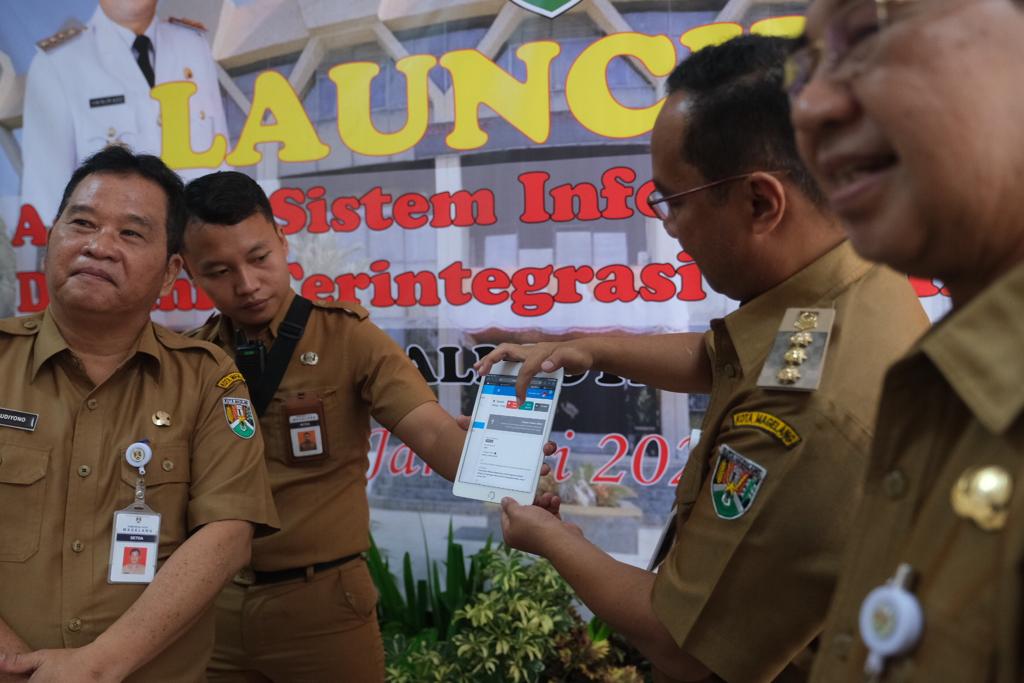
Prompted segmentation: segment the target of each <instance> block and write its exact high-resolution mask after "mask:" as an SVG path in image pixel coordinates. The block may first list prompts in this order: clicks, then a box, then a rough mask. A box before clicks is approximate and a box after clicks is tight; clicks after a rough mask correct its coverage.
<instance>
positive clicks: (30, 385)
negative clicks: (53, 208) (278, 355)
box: [0, 147, 278, 681]
mask: <svg viewBox="0 0 1024 683" xmlns="http://www.w3.org/2000/svg"><path fill="white" fill-rule="evenodd" d="M182 192H183V188H182V184H181V180H180V179H178V177H177V176H176V175H175V174H174V173H173V172H171V171H170V170H169V169H168V168H167V167H166V166H164V164H163V162H161V161H160V160H159V159H157V158H156V157H152V156H147V155H140V156H135V155H133V154H132V153H131V152H129V151H127V150H126V149H123V148H120V147H111V148H107V149H106V150H103V151H101V152H99V153H98V154H96V155H95V156H93V157H91V158H90V159H89V160H87V161H86V162H85V163H84V164H83V165H82V166H81V167H79V169H78V170H77V171H75V173H74V175H73V176H72V178H71V181H70V182H69V184H68V186H67V189H66V190H65V193H64V199H63V201H62V202H61V206H60V211H59V214H58V220H57V221H56V224H55V225H54V227H53V229H52V230H51V232H50V238H49V248H48V249H47V259H46V281H47V286H48V288H49V291H50V294H51V297H52V302H51V304H50V307H49V308H48V309H47V310H46V311H44V312H43V313H41V314H37V315H32V316H27V317H22V318H9V319H6V320H3V321H0V382H2V383H3V390H2V395H3V399H2V402H3V407H2V408H0V586H3V590H0V653H3V654H4V655H7V657H5V659H3V660H2V661H0V676H2V675H3V674H4V673H32V672H34V674H33V678H32V679H33V680H37V679H39V680H46V681H75V680H103V681H106V680H111V681H113V680H122V679H125V678H128V679H129V680H132V681H200V680H202V679H203V670H204V668H205V662H206V659H207V658H208V657H209V655H210V652H211V649H212V645H213V619H212V616H213V615H212V613H210V612H209V611H208V609H207V607H208V606H209V605H210V603H211V602H212V600H213V598H214V596H215V595H216V593H217V591H218V590H219V589H220V587H221V586H222V585H223V584H224V582H225V581H227V579H228V578H229V577H230V576H231V575H232V574H234V572H236V571H237V570H238V568H239V567H241V566H242V565H243V564H244V563H245V562H246V560H247V558H248V557H249V553H250V545H251V538H252V534H253V526H254V525H256V526H258V527H263V526H265V525H270V526H276V525H277V523H278V522H277V515H276V513H275V512H274V507H273V502H272V500H271V498H270V492H269V487H268V481H267V475H266V468H265V465H264V464H263V459H262V445H261V443H260V442H259V440H258V439H253V438H244V437H242V436H240V435H239V434H238V433H237V431H235V430H233V429H232V427H231V425H230V424H229V423H228V422H227V421H226V420H225V410H224V405H225V404H226V403H228V402H232V403H234V404H236V405H247V404H248V394H247V392H246V388H245V385H244V383H241V382H231V383H228V382H226V381H224V378H226V377H232V376H234V375H235V374H236V373H235V371H234V366H233V365H232V363H231V360H230V359H229V358H228V357H227V356H226V355H225V354H224V353H222V352H221V351H220V350H219V349H217V348H216V347H214V346H212V345H210V344H205V343H202V342H199V341H195V340H191V339H187V338H185V337H181V336H179V335H176V334H174V333H172V332H169V331H167V330H165V329H163V328H161V327H159V326H156V325H154V324H152V323H151V322H150V320H149V312H150V310H151V309H152V307H153V304H154V302H155V301H156V299H157V298H158V297H159V295H160V294H161V293H162V292H166V291H168V290H169V288H170V286H171V283H172V282H173V281H174V278H175V277H176V276H177V274H178V272H179V270H180V268H181V260H180V257H179V256H177V255H174V252H175V250H176V249H177V243H178V242H179V241H180V239H181V231H182V229H183V227H184V218H185V215H184V198H183V196H182ZM250 436H251V435H250ZM147 449H148V451H149V453H150V456H151V460H150V461H149V462H148V463H146V462H142V461H141V460H139V462H142V464H143V465H146V467H145V470H146V471H145V473H144V477H143V480H144V484H145V491H144V501H145V503H146V505H148V506H149V507H150V508H152V510H153V511H155V512H156V513H159V514H160V515H161V521H160V525H159V532H156V533H154V534H153V536H152V537H151V542H152V548H151V550H150V553H151V555H150V556H149V557H147V559H148V560H149V561H156V560H157V558H158V560H159V571H158V572H157V573H156V576H155V578H154V579H153V580H152V583H151V584H149V585H148V586H147V585H146V584H144V583H109V582H108V577H111V578H115V577H116V575H117V574H121V573H123V572H122V570H123V567H122V563H123V559H122V556H121V554H118V553H112V552H111V544H112V536H113V526H112V524H113V522H114V518H115V517H114V515H115V512H116V511H119V510H123V509H125V508H126V507H127V506H129V505H130V504H132V503H133V501H134V500H136V496H137V494H138V493H139V491H138V489H137V480H138V478H139V476H140V474H141V470H138V469H137V468H136V466H133V464H132V463H133V462H134V461H133V460H132V456H133V454H136V453H140V452H142V451H146V450H147ZM140 519H141V518H140ZM154 532H155V529H154ZM139 540H140V541H141V542H142V543H145V542H146V541H147V539H146V538H141V537H140V539H139ZM132 545H140V543H133V544H132ZM152 554H155V557H154V556H153V555H152ZM140 558H141V553H140Z"/></svg>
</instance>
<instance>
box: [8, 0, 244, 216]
mask: <svg viewBox="0 0 1024 683" xmlns="http://www.w3.org/2000/svg"><path fill="white" fill-rule="evenodd" d="M146 35H147V36H148V37H149V39H150V40H151V41H152V43H153V54H155V61H154V71H155V76H156V78H155V80H156V84H157V85H159V84H160V83H167V82H169V81H192V82H194V83H195V84H196V86H197V87H198V90H197V92H196V93H195V94H194V95H193V96H192V99H191V102H190V105H191V106H190V109H191V136H192V148H193V149H195V150H198V151H202V150H206V149H208V148H209V146H210V143H211V142H212V140H213V136H214V135H215V134H217V133H220V134H221V135H224V136H225V138H226V137H227V128H226V124H225V119H224V103H223V101H222V100H221V95H220V87H219V86H218V83H217V69H216V66H215V65H214V62H213V56H212V55H211V54H210V46H209V44H208V43H207V42H206V38H205V36H204V35H203V31H202V30H201V29H199V28H192V27H189V26H185V25H180V24H177V23H172V22H170V21H163V20H159V19H154V20H153V23H151V24H150V26H149V28H148V29H146ZM134 40H135V34H134V33H132V31H130V30H128V29H126V28H124V27H122V26H119V25H118V24H115V23H114V22H113V21H111V20H110V19H109V18H108V17H107V15H106V14H104V13H103V10H102V9H101V8H99V7H97V8H96V13H95V14H93V16H92V19H90V20H89V23H88V25H87V26H86V28H85V30H84V31H82V32H81V33H79V34H78V35H76V36H74V37H72V38H68V39H67V40H65V41H64V42H61V43H59V44H57V45H54V46H52V47H50V48H48V49H47V50H45V51H44V50H40V51H39V52H37V54H36V55H35V57H34V58H33V59H32V64H31V66H30V67H29V71H28V82H27V85H26V92H25V108H24V121H25V125H24V137H23V140H22V151H23V157H24V160H25V162H24V163H25V165H24V172H23V175H22V181H21V202H22V204H32V205H33V206H34V207H35V209H36V210H37V211H38V212H39V216H40V218H41V219H42V220H43V222H44V223H45V224H47V225H50V223H51V222H52V221H53V219H54V217H55V215H56V213H57V207H58V205H59V204H60V196H61V192H62V191H63V189H64V185H65V184H66V183H67V181H68V179H69V178H70V177H71V173H72V171H74V169H75V167H76V166H77V165H78V164H79V163H80V162H81V161H82V160H84V159H85V158H86V157H88V156H89V155H90V154H92V153H94V152H96V151H98V150H100V149H102V148H103V147H105V146H106V145H108V144H111V143H123V144H126V145H129V146H130V147H131V148H132V149H133V150H134V151H136V152H146V153H149V154H160V147H161V138H160V105H159V103H158V102H157V101H156V100H154V99H153V98H152V97H150V95H149V91H150V88H149V84H148V83H147V82H146V77H145V76H143V75H142V70H141V69H140V68H139V65H138V62H137V61H136V58H135V54H134V53H133V51H132V43H133V41H134ZM209 172H210V169H194V170H192V171H189V170H179V173H180V174H181V176H182V177H183V178H184V179H185V180H186V181H187V180H189V179H191V178H194V177H197V176H200V175H203V174H205V173H209Z"/></svg>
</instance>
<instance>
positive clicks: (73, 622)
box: [68, 617, 82, 633]
mask: <svg viewBox="0 0 1024 683" xmlns="http://www.w3.org/2000/svg"><path fill="white" fill-rule="evenodd" d="M68 630H69V631H73V632H74V633H78V632H79V631H81V630H82V620H81V619H79V618H78V617H75V618H74V619H70V620H69V621H68Z"/></svg>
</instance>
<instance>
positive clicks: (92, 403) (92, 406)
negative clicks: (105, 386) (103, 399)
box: [85, 398, 99, 410]
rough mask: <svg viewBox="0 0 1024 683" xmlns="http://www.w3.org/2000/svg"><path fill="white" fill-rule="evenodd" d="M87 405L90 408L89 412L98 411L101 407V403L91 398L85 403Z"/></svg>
mask: <svg viewBox="0 0 1024 683" xmlns="http://www.w3.org/2000/svg"><path fill="white" fill-rule="evenodd" d="M85 405H87V406H89V410H96V406H98V405H99V401H97V400H96V399H94V398H90V399H89V400H88V401H86V402H85Z"/></svg>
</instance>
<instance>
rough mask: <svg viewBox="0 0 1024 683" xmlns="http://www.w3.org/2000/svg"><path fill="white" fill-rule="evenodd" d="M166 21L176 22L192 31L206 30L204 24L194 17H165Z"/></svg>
mask: <svg viewBox="0 0 1024 683" xmlns="http://www.w3.org/2000/svg"><path fill="white" fill-rule="evenodd" d="M167 21H169V22H171V23H172V24H177V25H178V26H184V27H185V28H190V29H192V30H193V31H199V32H201V33H205V32H206V25H205V24H203V22H201V21H196V20H195V19H186V18H185V17H167Z"/></svg>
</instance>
